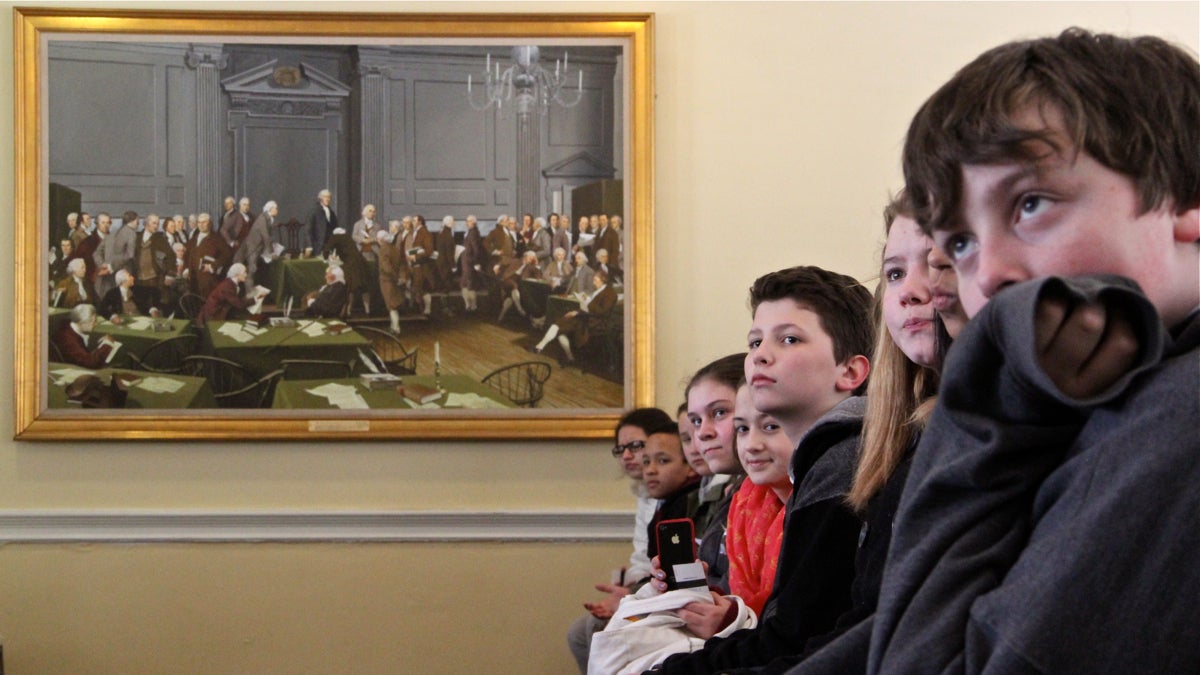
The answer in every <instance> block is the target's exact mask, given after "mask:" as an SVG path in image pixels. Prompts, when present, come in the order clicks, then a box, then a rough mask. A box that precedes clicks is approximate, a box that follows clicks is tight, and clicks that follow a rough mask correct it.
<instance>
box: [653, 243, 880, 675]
mask: <svg viewBox="0 0 1200 675" xmlns="http://www.w3.org/2000/svg"><path fill="white" fill-rule="evenodd" d="M750 304H751V309H752V312H753V324H752V326H751V329H750V333H749V351H748V353H747V356H746V381H747V382H748V383H749V384H750V387H751V392H752V395H753V397H754V406H755V407H756V408H757V409H758V410H760V411H762V412H765V413H768V414H770V415H772V416H773V417H775V418H776V419H777V420H779V422H780V424H782V425H783V428H784V431H785V432H786V433H787V434H788V437H789V438H791V439H793V440H794V441H796V442H797V446H796V452H795V454H794V455H792V464H791V477H792V483H793V484H794V485H795V486H796V487H795V490H794V491H793V492H792V496H791V498H790V499H789V501H788V505H787V509H788V512H787V519H786V520H785V523H784V533H783V545H782V547H781V549H780V552H779V565H778V573H777V575H776V578H775V588H774V590H773V591H772V593H771V597H770V598H768V600H767V604H766V606H765V607H764V609H763V615H762V617H760V621H759V625H758V627H757V628H754V629H747V630H743V631H738V632H737V633H734V634H733V635H731V636H729V637H728V638H713V639H712V640H709V641H708V642H707V643H706V644H705V646H704V649H702V650H700V651H698V652H693V653H691V654H679V655H676V656H672V657H670V658H668V659H667V660H666V661H665V662H664V663H663V664H662V666H661V667H660V669H659V670H658V671H656V672H663V673H711V672H718V671H719V672H725V671H728V670H729V669H733V668H743V667H759V666H764V665H767V664H769V663H771V662H772V661H774V660H775V659H777V658H779V657H786V656H788V655H792V654H798V653H800V652H801V651H802V650H803V648H804V642H805V640H807V639H808V638H809V637H811V636H813V635H819V634H821V633H824V632H825V631H827V630H829V629H830V628H832V627H833V624H834V622H835V620H836V619H837V617H838V615H840V614H841V613H842V612H843V611H845V610H846V608H847V607H849V605H850V583H851V581H852V580H853V577H854V555H855V549H856V545H857V541H858V534H859V530H860V529H861V527H862V523H861V521H860V520H859V519H858V517H857V516H856V515H855V514H854V512H853V511H852V510H851V509H850V507H849V506H848V505H847V503H846V501H845V495H846V492H847V490H849V488H850V483H851V479H852V477H853V474H854V464H855V460H856V458H857V454H858V435H859V431H860V429H861V425H862V413H863V407H864V406H863V399H862V398H861V397H859V396H857V394H859V393H861V391H862V389H863V388H864V386H865V384H866V380H867V374H868V371H869V369H870V365H869V363H868V360H867V357H866V356H865V355H866V354H869V353H870V350H871V338H872V335H873V331H872V329H871V319H870V316H871V310H870V308H871V294H870V293H869V292H868V291H867V289H866V288H864V287H863V286H862V285H861V284H859V283H858V282H857V281H855V280H854V279H853V278H851V277H848V276H845V275H842V274H837V273H834V272H829V271H826V270H823V269H820V268H818V267H793V268H790V269H786V270H781V271H779V272H774V273H771V274H767V275H765V276H763V277H760V278H759V279H758V280H757V281H755V282H754V285H753V286H752V287H751V289H750ZM655 583H661V582H655ZM660 588H661V586H660ZM685 609H686V608H685ZM685 616H686V615H685Z"/></svg>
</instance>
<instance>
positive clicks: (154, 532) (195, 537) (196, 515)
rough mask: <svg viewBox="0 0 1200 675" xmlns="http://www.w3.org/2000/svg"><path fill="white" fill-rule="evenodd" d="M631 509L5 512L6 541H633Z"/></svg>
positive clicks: (1, 517)
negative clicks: (631, 538)
mask: <svg viewBox="0 0 1200 675" xmlns="http://www.w3.org/2000/svg"><path fill="white" fill-rule="evenodd" d="M633 520H634V516H633V513H632V512H630V511H384V512H311V511H305V512H299V511H282V512H281V511H261V512H245V511H238V512H212V511H191V510H170V511H150V510H108V511H92V510H88V511H85V510H45V511H34V510H0V543H30V542H97V543H108V542H120V543H128V542H448V541H495V542H510V541H542V542H570V541H629V540H630V537H631V534H632V526H633Z"/></svg>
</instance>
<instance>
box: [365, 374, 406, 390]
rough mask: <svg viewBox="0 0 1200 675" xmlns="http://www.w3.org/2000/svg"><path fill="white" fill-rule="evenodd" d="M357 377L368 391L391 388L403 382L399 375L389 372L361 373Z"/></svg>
mask: <svg viewBox="0 0 1200 675" xmlns="http://www.w3.org/2000/svg"><path fill="white" fill-rule="evenodd" d="M358 377H359V379H360V380H361V381H362V385H363V386H364V387H366V388H367V389H368V390H369V391H379V390H386V389H392V388H396V387H399V386H400V385H401V384H403V383H404V381H403V380H402V379H400V376H399V375H393V374H391V373H363V374H362V375H359V376H358Z"/></svg>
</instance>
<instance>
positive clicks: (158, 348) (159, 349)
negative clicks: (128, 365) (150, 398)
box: [129, 335, 197, 373]
mask: <svg viewBox="0 0 1200 675" xmlns="http://www.w3.org/2000/svg"><path fill="white" fill-rule="evenodd" d="M196 342H197V338H196V336H195V335H176V336H175V337H169V338H166V339H163V340H159V341H158V342H155V343H154V344H152V345H150V348H149V349H147V350H146V353H144V354H142V355H141V356H138V355H137V354H134V353H133V352H130V353H129V360H130V361H132V362H133V367H134V368H136V369H137V370H146V371H149V372H152V373H178V372H181V371H182V370H183V368H184V359H186V358H187V357H189V356H191V355H193V354H195V353H196Z"/></svg>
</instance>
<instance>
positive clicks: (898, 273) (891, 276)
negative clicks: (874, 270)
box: [883, 267, 904, 281]
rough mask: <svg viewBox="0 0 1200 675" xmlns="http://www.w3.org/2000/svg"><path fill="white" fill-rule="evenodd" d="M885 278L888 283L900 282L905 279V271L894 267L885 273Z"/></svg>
mask: <svg viewBox="0 0 1200 675" xmlns="http://www.w3.org/2000/svg"><path fill="white" fill-rule="evenodd" d="M883 277H884V278H885V279H887V280H888V281H900V280H901V279H903V278H904V270H902V269H900V268H898V267H893V268H891V269H889V270H886V271H884V273H883Z"/></svg>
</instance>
